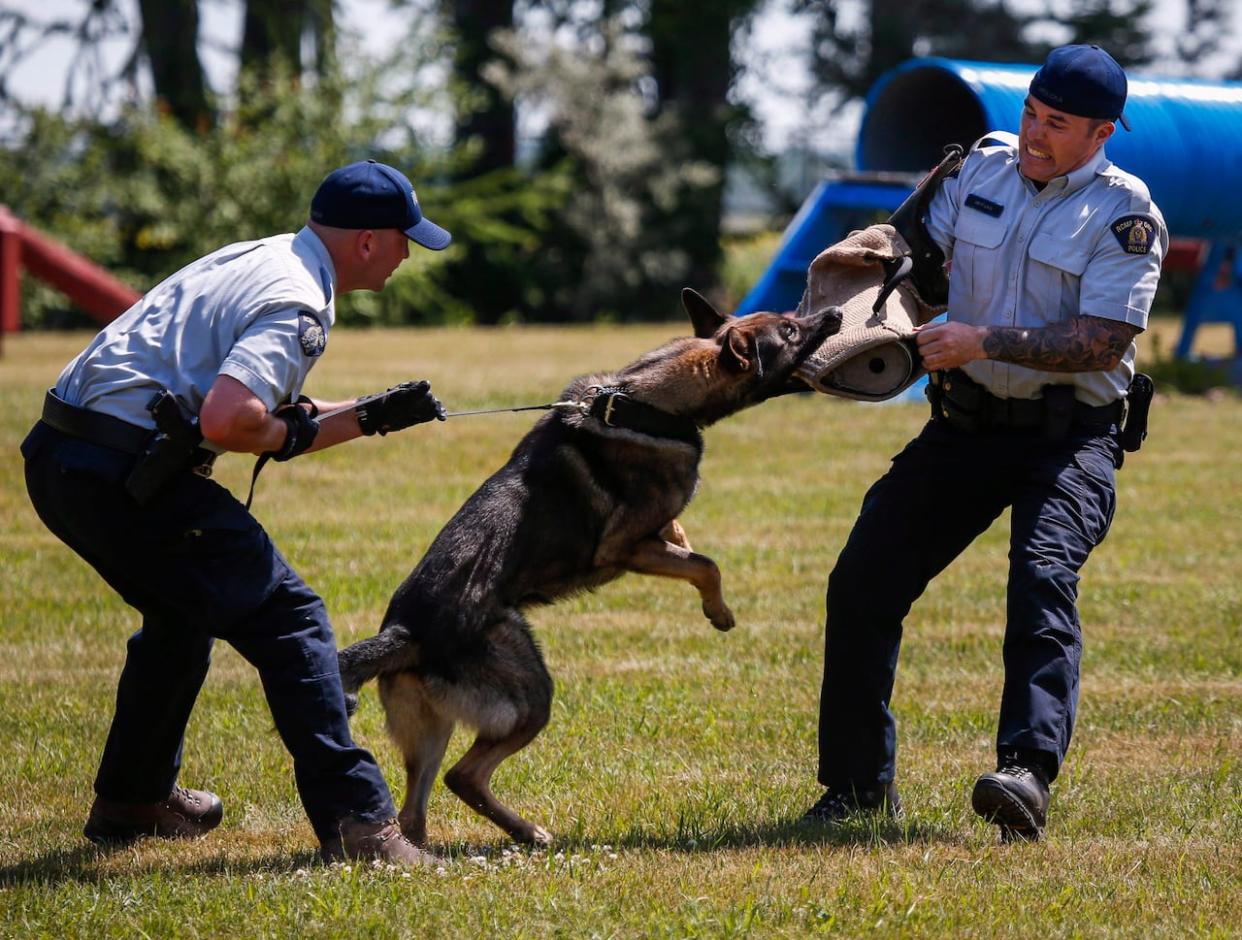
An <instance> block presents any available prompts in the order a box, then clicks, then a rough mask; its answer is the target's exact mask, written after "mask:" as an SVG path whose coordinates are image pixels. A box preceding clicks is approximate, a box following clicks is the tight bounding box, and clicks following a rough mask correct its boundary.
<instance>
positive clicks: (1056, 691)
mask: <svg viewBox="0 0 1242 940" xmlns="http://www.w3.org/2000/svg"><path fill="white" fill-rule="evenodd" d="M1125 101H1126V77H1125V73H1124V72H1123V71H1122V69H1121V67H1120V66H1119V65H1118V64H1117V63H1116V62H1115V61H1113V59H1112V57H1111V56H1109V55H1108V53H1107V52H1105V51H1104V50H1103V49H1101V48H1099V47H1098V46H1089V45H1073V46H1063V47H1061V48H1058V49H1054V50H1053V51H1052V52H1051V53H1050V54H1049V55H1048V58H1047V60H1046V61H1045V62H1044V64H1043V66H1042V67H1041V68H1040V69H1039V71H1038V72H1036V73H1035V76H1034V78H1033V79H1032V80H1031V83H1030V87H1029V92H1028V94H1027V97H1026V101H1025V103H1024V106H1023V109H1022V117H1021V122H1020V125H1019V133H1018V136H1017V137H1016V138H1015V137H1014V136H1013V135H1011V134H1005V133H994V134H989V135H988V136H986V137H985V138H983V139H982V140H980V141H979V142H978V143H976V144H975V146H974V147H973V148H972V150H971V152H970V153H969V154H968V155H967V156H966V159H965V160H964V162H962V164H961V166H960V168H959V169H958V170H957V171H956V173H955V174H952V175H951V176H950V178H948V179H947V180H945V182H944V184H943V185H942V187H941V188H940V189H939V191H938V192H936V194H935V196H934V198H932V199H931V201H930V204H929V208H928V211H927V213H926V215H925V217H924V218H923V219H921V220H920V221H921V223H922V224H923V225H924V226H925V231H924V232H922V233H921V234H922V235H924V236H925V240H926V241H928V243H930V244H934V245H935V246H938V248H939V249H940V250H941V251H942V252H943V253H944V255H945V256H946V257H947V258H948V259H949V277H948V309H949V314H948V321H947V322H944V323H932V324H928V325H926V326H924V327H921V328H920V330H919V332H918V335H917V342H918V347H919V351H920V353H921V355H922V359H923V364H924V366H926V368H927V369H928V371H929V372H930V373H931V385H930V388H929V393H930V394H929V397H930V398H931V399H932V407H933V414H932V419H931V421H929V422H928V424H927V425H926V426H925V427H924V428H923V430H922V432H921V433H920V434H919V436H918V437H917V438H916V439H915V440H914V441H912V442H911V443H910V444H909V445H908V446H907V447H906V449H905V450H904V451H902V452H901V454H899V455H898V456H897V457H895V458H894V459H893V464H892V467H891V469H890V470H889V471H888V473H887V474H885V476H883V477H882V478H881V479H880V480H879V481H878V482H877V483H876V484H875V485H874V486H873V487H872V488H871V489H870V490H869V491H868V492H867V494H866V497H865V498H864V500H863V505H862V511H861V514H860V515H859V518H858V520H857V522H856V523H855V526H854V529H853V531H852V532H851V534H850V537H849V539H848V540H847V542H846V545H845V547H844V549H843V550H842V552H841V554H840V557H839V558H838V560H837V563H836V566H835V568H834V570H833V572H832V575H831V577H830V578H829V583H828V616H827V631H826V633H827V636H826V653H825V667H824V682H823V690H822V695H821V701H820V731H819V750H820V766H819V780H820V783H821V784H823V785H824V786H825V787H826V790H825V792H824V794H823V796H822V797H821V799H820V800H819V801H818V802H817V803H816V804H815V805H814V806H813V807H812V808H811V809H810V810H809V811H808V813H807V818H808V819H809V820H813V821H826V822H834V821H838V820H841V819H844V818H846V817H849V816H851V815H853V814H856V813H859V812H868V811H870V812H876V811H879V812H887V813H889V814H891V815H897V814H898V813H899V811H900V801H899V798H898V794H897V788H896V786H895V783H894V780H895V774H896V727H895V722H894V720H893V715H892V712H891V711H890V710H889V700H890V697H891V695H892V690H893V683H894V679H895V675H896V667H897V653H898V648H899V645H900V640H901V633H902V626H903V621H904V619H905V617H906V614H907V613H908V612H909V610H910V608H911V605H912V604H913V603H914V601H915V600H916V599H917V598H918V597H919V595H921V594H922V592H923V590H924V589H925V588H926V586H927V584H928V582H929V581H930V580H931V579H932V578H933V577H935V575H937V574H938V573H939V572H940V571H941V570H943V569H944V568H945V567H946V566H947V565H948V564H949V563H950V562H951V561H952V560H953V559H954V558H956V557H957V556H958V555H959V554H960V553H961V552H962V551H963V550H964V549H965V548H966V547H967V546H968V545H969V544H970V543H971V542H972V541H973V540H974V539H975V537H976V536H978V535H979V534H981V533H982V532H984V531H985V530H986V529H987V528H988V527H989V526H991V524H992V523H993V522H994V521H995V520H996V519H997V518H998V517H999V516H1000V515H1001V513H1002V512H1003V511H1004V510H1005V509H1009V510H1010V511H1011V516H1010V520H1011V521H1010V526H1011V535H1010V552H1009V582H1008V605H1007V622H1006V628H1005V641H1004V667H1005V682H1004V691H1003V693H1002V695H1001V704H1000V720H999V725H998V729H997V739H996V744H997V758H998V759H997V769H996V770H995V771H994V772H991V773H986V774H984V775H983V776H981V777H980V778H979V779H978V781H977V782H976V784H975V787H974V790H973V793H972V805H973V807H974V809H975V811H976V812H977V813H978V814H979V815H980V816H982V817H984V818H985V819H987V820H989V821H991V822H993V823H995V824H997V825H998V826H1000V828H1001V831H1002V834H1003V835H1004V836H1006V837H1014V836H1019V837H1025V838H1038V837H1039V835H1040V834H1041V833H1042V831H1043V829H1044V826H1045V823H1046V818H1047V810H1048V804H1049V784H1050V783H1051V782H1052V781H1053V780H1055V779H1056V776H1057V774H1058V772H1059V770H1060V767H1061V763H1062V761H1063V760H1064V759H1065V754H1066V751H1067V749H1068V748H1069V743H1070V735H1071V733H1072V731H1073V727H1074V715H1075V709H1076V705H1077V699H1078V675H1079V659H1080V656H1081V651H1082V634H1081V627H1080V623H1079V618H1078V611H1077V608H1076V601H1077V597H1078V573H1079V570H1080V569H1081V568H1082V566H1083V564H1084V563H1085V562H1086V560H1087V557H1088V555H1089V554H1090V553H1091V551H1092V549H1094V548H1095V547H1096V546H1097V545H1099V544H1100V542H1101V541H1102V540H1103V539H1104V537H1105V535H1106V534H1107V532H1108V529H1109V525H1110V524H1111V522H1112V518H1113V510H1114V507H1115V486H1114V484H1115V480H1114V473H1115V471H1116V469H1118V468H1119V467H1120V466H1121V463H1122V457H1123V453H1122V449H1121V447H1120V439H1119V435H1120V428H1119V423H1120V421H1121V418H1122V414H1123V407H1124V401H1125V399H1126V398H1127V393H1128V391H1129V390H1130V389H1131V387H1132V379H1133V378H1134V375H1135V371H1134V355H1135V344H1134V339H1135V336H1136V335H1137V334H1138V333H1139V332H1141V331H1142V330H1143V329H1144V328H1145V327H1146V325H1147V316H1148V312H1149V310H1150V309H1151V303H1152V298H1153V296H1154V294H1155V290H1156V283H1157V280H1158V279H1159V275H1160V263H1161V259H1162V258H1163V256H1164V253H1165V251H1166V249H1167V247H1168V233H1167V231H1166V228H1165V224H1164V220H1163V218H1162V217H1161V215H1160V212H1159V210H1158V209H1157V208H1156V206H1155V205H1154V204H1153V202H1152V200H1151V197H1150V195H1149V193H1148V191H1147V187H1146V186H1145V185H1144V184H1143V183H1142V182H1141V181H1140V180H1138V179H1136V178H1135V177H1133V176H1131V175H1130V174H1128V173H1125V172H1124V171H1122V170H1120V169H1118V168H1117V167H1115V166H1114V165H1113V164H1112V163H1111V162H1109V160H1108V159H1107V157H1106V156H1105V154H1104V143H1105V141H1106V140H1107V139H1108V138H1109V137H1110V136H1111V135H1112V134H1113V132H1114V130H1115V124H1116V122H1121V123H1122V125H1123V126H1124V127H1126V129H1127V130H1128V129H1129V125H1128V124H1127V123H1126V122H1125V119H1124V117H1123V116H1122V110H1123V108H1124V106H1125ZM1134 387H1136V388H1137V383H1135V386H1134ZM1125 430H1126V433H1127V435H1128V434H1129V433H1130V432H1131V428H1130V427H1129V426H1127V427H1126V429H1125ZM891 559H900V560H901V561H900V562H898V563H897V564H892V563H889V561H890V560H891Z"/></svg>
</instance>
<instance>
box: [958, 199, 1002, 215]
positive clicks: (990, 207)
mask: <svg viewBox="0 0 1242 940" xmlns="http://www.w3.org/2000/svg"><path fill="white" fill-rule="evenodd" d="M966 205H967V206H969V207H970V208H972V209H978V210H979V211H980V212H982V213H984V214H985V215H990V216H992V217H993V218H1000V214H1001V213H1002V212H1004V211H1005V207H1004V206H1002V205H1001V204H1000V203H997V202H993V201H992V200H991V199H984V198H983V197H982V196H980V195H979V194H978V193H971V194H970V195H969V196H967V197H966Z"/></svg>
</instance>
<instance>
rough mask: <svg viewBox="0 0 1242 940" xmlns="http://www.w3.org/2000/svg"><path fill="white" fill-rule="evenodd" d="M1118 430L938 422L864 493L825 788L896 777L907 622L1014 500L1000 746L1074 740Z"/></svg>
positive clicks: (829, 647)
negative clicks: (1086, 580) (1090, 558)
mask: <svg viewBox="0 0 1242 940" xmlns="http://www.w3.org/2000/svg"><path fill="white" fill-rule="evenodd" d="M1116 437H1117V428H1116V426H1115V425H1113V426H1110V427H1107V428H1097V429H1095V430H1089V429H1086V428H1083V427H1081V426H1075V427H1073V428H1071V429H1070V432H1069V435H1068V436H1067V437H1065V438H1063V439H1061V440H1059V441H1049V440H1045V439H1044V438H1043V437H1042V436H1041V434H1040V432H1039V430H1037V429H1036V430H1009V429H1005V430H998V431H987V432H965V431H959V430H956V429H954V428H952V427H950V426H949V425H948V424H947V423H946V422H945V421H943V420H940V419H933V420H931V421H929V422H928V424H927V425H926V426H925V427H924V428H923V430H922V432H921V433H920V434H919V436H918V437H916V438H915V439H914V440H913V441H911V442H910V444H909V445H908V446H907V447H906V448H905V450H903V451H902V452H901V453H900V454H898V455H897V456H896V457H894V458H893V462H892V467H891V468H890V469H889V471H888V473H886V474H885V475H884V476H883V477H881V478H880V479H879V480H878V481H877V482H876V483H875V484H874V485H873V486H872V487H871V489H870V490H869V491H868V492H867V494H866V496H865V497H864V498H863V504H862V510H861V512H860V514H859V517H858V520H857V522H856V523H855V524H854V529H853V531H852V532H851V533H850V536H849V539H848V541H847V542H846V544H845V547H844V548H843V549H842V551H841V555H840V557H839V558H838V559H837V564H836V566H835V568H834V569H833V572H832V574H831V576H830V577H829V580H828V601H827V604H828V616H827V630H826V634H827V635H826V640H825V644H826V648H825V659H824V684H823V690H822V692H821V698H820V716H819V782H820V783H821V784H823V785H824V786H826V787H830V788H837V789H841V790H845V791H849V790H850V789H851V788H854V789H859V790H861V789H864V788H870V787H873V786H875V785H876V784H882V783H888V782H890V781H892V780H893V779H894V774H895V769H896V768H895V762H896V726H895V722H894V720H893V714H892V712H891V711H890V710H889V700H890V698H891V696H892V692H893V680H894V678H895V676H896V671H897V652H898V648H899V646H900V644H901V632H902V621H903V620H904V619H905V617H906V614H907V613H909V611H910V607H911V605H912V604H913V603H914V601H915V600H916V599H917V598H918V597H919V595H921V594H922V593H923V591H924V589H925V588H926V587H927V584H928V582H929V581H930V580H931V579H932V578H933V577H935V576H936V575H937V574H939V573H940V572H941V571H942V570H943V569H944V568H945V567H946V566H947V565H948V564H949V563H950V562H951V561H952V560H953V559H954V558H956V557H957V556H958V555H959V554H961V552H962V551H963V550H964V549H965V548H966V547H967V546H968V545H969V544H970V543H971V542H972V541H973V540H974V539H975V537H976V536H978V535H980V534H981V533H982V532H984V531H985V530H986V529H987V528H988V527H989V526H990V525H991V524H992V523H993V521H995V519H996V518H997V517H998V516H999V515H1000V514H1001V512H1002V511H1003V510H1004V509H1005V508H1007V507H1010V508H1012V519H1011V523H1012V527H1011V534H1010V549H1009V587H1008V602H1007V609H1006V625H1005V640H1004V666H1005V683H1004V692H1003V694H1002V697H1001V707H1000V721H999V726H998V729H997V739H996V740H997V748H998V750H1000V749H1005V748H1013V747H1018V748H1029V749H1032V750H1037V751H1042V752H1044V754H1045V755H1047V757H1046V759H1045V760H1044V762H1045V763H1047V764H1048V765H1049V768H1048V769H1049V770H1050V771H1051V772H1052V775H1053V776H1055V775H1056V770H1057V769H1058V768H1059V767H1060V764H1061V762H1062V760H1063V759H1064V757H1065V752H1066V750H1067V749H1068V748H1069V743H1070V735H1071V733H1072V732H1073V729H1074V711H1075V708H1076V706H1077V701H1078V668H1079V660H1080V658H1081V655H1082V634H1081V628H1080V624H1079V620H1078V611H1077V608H1076V606H1075V602H1076V600H1077V597H1078V572H1079V569H1080V568H1082V566H1083V563H1084V562H1086V560H1087V555H1088V554H1089V553H1090V552H1091V550H1092V549H1093V548H1094V547H1095V546H1096V545H1098V544H1099V543H1100V542H1101V541H1102V540H1103V539H1104V536H1105V535H1106V534H1107V532H1108V528H1109V525H1110V524H1111V522H1112V517H1113V510H1114V507H1115V477H1114V473H1115V471H1114V468H1115V466H1119V465H1120V463H1121V460H1120V456H1121V452H1120V449H1119V446H1118V444H1117V442H1116Z"/></svg>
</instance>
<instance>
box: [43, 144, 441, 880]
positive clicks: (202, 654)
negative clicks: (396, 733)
mask: <svg viewBox="0 0 1242 940" xmlns="http://www.w3.org/2000/svg"><path fill="white" fill-rule="evenodd" d="M310 214H311V218H310V221H308V222H307V224H306V226H305V227H304V228H303V229H302V230H301V231H299V232H298V233H297V234H287V235H276V236H272V237H270V238H264V239H260V240H258V241H250V242H241V243H238V244H233V245H228V246H226V247H224V248H221V249H219V250H218V251H216V252H214V253H212V254H210V255H207V256H206V257H204V258H201V259H199V260H198V261H195V262H193V263H192V264H190V265H189V266H188V267H186V268H183V269H182V270H180V271H178V272H177V273H175V274H173V275H172V276H171V277H169V278H168V279H167V280H165V281H163V282H162V283H160V284H158V285H156V286H155V287H154V288H152V289H151V290H150V291H149V292H148V293H147V294H146V295H145V296H144V297H143V298H142V299H141V300H140V301H138V303H136V304H135V305H134V306H133V307H131V308H130V309H129V310H128V311H127V312H126V313H124V314H123V315H122V316H121V317H120V318H118V319H117V320H115V321H113V322H112V323H111V324H110V325H109V326H108V327H107V328H105V329H104V330H103V331H102V332H100V333H99V334H98V335H97V336H96V337H95V339H94V340H93V341H92V342H91V343H90V345H89V346H87V348H86V349H85V350H84V351H83V352H82V353H81V354H80V355H79V356H78V357H77V358H76V359H74V360H73V361H72V362H71V363H69V365H68V366H66V368H65V370H64V371H63V372H62V373H61V375H60V378H59V379H58V380H57V382H56V385H55V387H54V388H53V389H51V390H50V391H49V392H48V395H47V398H46V401H45V403H44V410H43V416H42V419H41V420H40V421H39V422H38V423H37V424H36V425H35V426H34V429H33V430H32V431H31V432H30V434H29V436H28V437H27V438H26V440H25V442H24V443H23V444H22V454H23V456H24V457H25V460H26V485H27V489H28V491H29V494H30V499H31V501H32V502H33V504H34V506H35V509H36V511H37V512H38V513H39V516H40V517H41V518H42V519H43V521H44V523H45V524H46V525H47V526H48V528H49V529H51V531H52V532H53V533H54V534H55V535H56V536H57V537H58V538H60V539H61V540H62V541H64V542H65V543H66V544H67V545H69V547H71V548H72V549H73V550H74V551H76V552H77V553H78V554H79V555H81V556H82V558H84V559H85V560H86V561H87V562H88V563H89V564H90V565H92V566H93V567H94V568H95V569H96V570H97V571H98V572H99V574H100V575H101V576H102V577H103V578H104V580H105V581H107V583H108V584H109V585H110V586H111V587H112V588H113V589H114V590H116V591H117V592H118V593H119V594H120V595H121V596H122V597H123V598H124V599H125V600H126V602H127V603H129V604H130V605H132V606H133V607H135V608H136V609H137V610H138V611H139V612H140V613H141V614H142V629H140V630H139V631H138V632H137V633H135V634H134V635H133V636H132V637H131V638H130V640H129V646H128V654H127V657H126V661H125V667H124V670H123V671H122V673H121V678H120V684H119V687H118V689H117V701H116V713H115V716H114V718H113V721H112V728H111V731H110V732H109V734H108V740H107V743H106V745H105V746H104V751H103V757H102V760H101V762H100V766H99V772H98V775H97V777H96V779H95V794H96V795H95V799H94V802H93V804H92V805H91V809H90V813H89V817H88V820H87V823H86V829H85V834H86V836H87V838H88V839H90V840H91V841H93V842H96V843H101V844H117V843H121V844H123V843H126V842H129V841H132V840H133V839H136V838H138V837H141V836H147V835H155V836H163V837H168V838H175V837H195V836H200V835H203V834H205V833H206V832H208V831H209V830H211V829H212V828H214V827H215V826H217V825H218V824H219V823H220V820H221V818H222V815H223V807H222V804H221V801H220V799H219V798H218V797H217V796H216V795H215V794H212V793H209V792H207V791H204V790H191V789H188V788H185V787H182V786H180V785H179V784H178V782H177V776H178V771H179V769H180V765H181V753H182V743H183V738H184V733H185V727H186V723H187V721H188V719H189V717H190V711H191V709H192V708H193V705H194V700H195V698H196V697H197V695H198V691H199V688H200V686H201V685H202V682H203V679H204V678H205V677H206V674H207V667H208V664H209V661H210V655H211V648H212V643H213V640H214V639H215V638H220V639H224V640H227V641H228V642H229V643H231V644H232V645H233V646H234V647H235V648H236V649H237V650H238V652H240V653H241V654H242V656H244V657H245V658H246V659H247V660H248V661H249V662H250V663H251V664H252V665H254V666H255V668H256V669H257V670H258V671H259V675H260V678H261V679H262V682H263V689H264V692H265V694H266V696H267V700H268V704H269V706H270V708H271V711H272V716H273V718H274V719H275V723H276V729H277V731H278V732H279V734H280V736H281V739H282V740H283V742H284V744H285V746H286V747H287V748H288V750H289V752H290V753H291V754H292V756H293V768H294V775H295V778H296V780H297V786H298V791H299V794H300V795H301V798H302V802H303V805H304V806H305V809H306V812H307V815H308V816H309V818H310V821H311V824H312V826H313V828H314V830H315V834H316V835H317V837H318V838H319V840H320V844H321V850H322V853H323V855H324V857H325V858H329V859H332V858H341V857H345V856H350V857H353V856H374V857H379V858H383V859H385V860H388V861H391V862H396V863H402V864H411V865H416V864H426V863H428V862H430V861H432V859H431V857H430V856H428V855H427V854H425V853H423V852H421V851H420V850H419V849H417V848H415V847H414V846H413V845H411V844H410V843H408V842H407V841H405V839H403V838H402V837H401V834H400V830H399V828H398V827H397V826H396V824H395V821H394V817H395V815H396V814H395V811H394V808H393V803H392V798H391V796H390V795H389V792H388V788H387V786H386V785H385V783H384V779H383V777H382V776H381V774H380V771H379V768H378V767H377V766H376V764H375V761H374V760H373V758H372V757H371V755H370V754H369V753H367V752H366V751H365V750H363V749H362V748H360V747H358V746H357V745H355V744H354V742H353V740H352V738H351V737H350V733H349V725H348V722H347V720H346V714H345V700H344V695H343V692H342V690H341V682H340V673H339V669H338V665H337V653H336V640H335V638H334V636H333V633H332V628H331V625H330V624H329V622H328V617H327V614H326V612H325V610H324V605H323V602H322V601H321V600H320V599H319V597H318V596H316V594H315V593H314V591H312V590H311V589H310V588H309V587H308V586H307V585H306V583H305V582H304V581H303V580H302V579H301V578H300V577H299V576H298V575H297V573H296V572H294V571H293V570H292V569H291V568H290V566H289V564H288V563H287V562H286V561H285V559H284V557H283V556H282V555H281V554H280V552H279V551H277V549H276V548H275V546H273V544H272V542H271V540H270V539H269V538H268V536H267V533H266V532H264V530H263V528H262V526H260V525H259V523H258V522H257V521H256V520H255V518H254V517H253V516H252V515H250V513H249V512H248V511H247V508H246V507H244V506H243V505H242V504H241V503H239V502H238V501H237V500H236V499H234V498H233V496H232V495H231V494H230V493H229V492H228V491H227V490H225V489H224V488H223V487H221V486H219V485H218V484H216V483H214V482H212V481H211V480H210V479H209V476H210V468H211V463H212V461H213V460H214V459H215V458H216V456H217V455H218V454H220V453H223V452H225V451H238V452H242V453H250V454H259V455H266V456H267V457H270V458H273V459H275V460H278V461H282V460H289V459H291V458H293V457H296V456H299V455H301V454H306V453H309V452H311V451H317V450H323V449H324V448H326V447H331V446H333V445H335V444H340V443H343V442H345V441H349V440H352V439H354V438H357V437H358V436H360V435H370V434H376V433H378V434H386V433H388V432H390V431H398V430H401V429H403V428H407V427H409V426H411V425H414V424H418V423H421V422H425V421H430V420H432V419H435V418H439V419H441V420H443V418H444V409H443V407H442V406H441V404H440V403H439V402H438V401H437V400H436V398H435V396H433V395H432V394H431V390H430V387H429V385H428V383H427V382H425V381H423V382H407V383H402V384H401V385H398V386H395V387H393V388H390V389H388V390H387V391H385V392H381V393H379V394H376V395H369V396H366V397H363V398H359V399H357V400H356V401H354V402H326V401H319V400H314V399H311V398H308V397H307V396H305V395H304V394H303V385H304V383H305V381H306V378H307V375H308V373H309V372H310V370H311V368H312V367H313V366H314V365H315V363H316V362H318V361H319V358H320V356H322V355H323V353H324V350H325V348H326V346H327V342H328V338H329V335H330V332H331V329H332V326H333V323H334V320H335V308H334V304H335V301H336V297H337V295H338V294H344V293H348V292H349V291H354V290H361V289H365V290H375V291H378V290H380V289H382V288H383V286H384V283H385V281H386V280H387V279H388V277H389V275H391V274H392V272H393V271H394V270H395V269H396V267H397V266H398V265H399V264H400V263H401V262H402V261H403V260H404V259H405V258H406V257H407V256H408V254H409V249H408V243H409V241H411V240H412V241H414V242H416V243H417V244H419V245H422V246H424V247H426V248H430V249H433V250H438V249H442V248H444V247H445V246H447V245H448V244H449V241H450V236H449V233H448V232H446V231H445V230H444V229H442V228H440V227H439V226H438V225H436V224H435V223H433V222H431V221H430V220H429V219H427V218H426V217H424V216H423V214H422V210H421V208H420V206H419V203H418V199H417V197H416V196H415V194H414V189H413V187H412V186H411V185H410V181H409V180H408V179H406V177H405V176H404V175H402V174H401V173H400V172H398V171H397V170H395V169H393V168H392V167H389V166H385V165H384V164H382V163H376V162H375V161H371V160H368V161H365V162H361V163H354V164H351V165H349V166H346V167H342V168H340V169H338V170H336V171H334V172H332V173H330V174H329V175H328V176H327V177H326V178H325V179H324V180H323V182H322V184H321V185H320V186H319V188H318V190H317V191H316V192H315V195H314V198H313V199H312V200H311V213H310ZM321 413H322V414H323V415H324V417H323V418H322V420H320V419H319V418H318V416H319V415H320V414H321ZM329 413H331V414H329Z"/></svg>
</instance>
